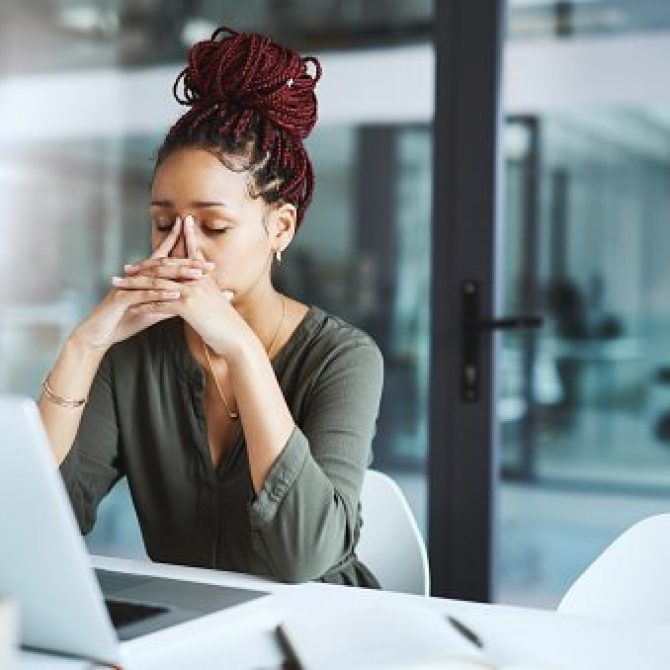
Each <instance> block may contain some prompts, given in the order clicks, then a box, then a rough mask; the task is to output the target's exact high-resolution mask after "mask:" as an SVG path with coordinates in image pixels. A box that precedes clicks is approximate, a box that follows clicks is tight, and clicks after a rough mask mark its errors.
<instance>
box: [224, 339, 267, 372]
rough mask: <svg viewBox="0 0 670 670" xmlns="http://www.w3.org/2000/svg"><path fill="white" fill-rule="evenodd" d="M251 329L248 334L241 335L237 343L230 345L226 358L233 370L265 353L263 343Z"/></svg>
mask: <svg viewBox="0 0 670 670" xmlns="http://www.w3.org/2000/svg"><path fill="white" fill-rule="evenodd" d="M249 331H250V332H249V333H248V334H245V335H243V336H242V337H240V338H239V339H238V341H237V342H236V343H235V344H233V345H232V346H228V351H227V352H226V355H225V358H226V363H227V364H228V367H229V368H230V370H231V371H233V372H234V371H235V370H236V369H239V368H241V367H244V366H245V365H248V364H249V362H251V361H253V360H254V359H255V358H257V357H261V356H263V355H264V354H265V349H264V348H263V343H262V342H261V341H260V340H259V339H258V336H257V335H256V333H254V332H253V331H252V330H251V329H249Z"/></svg>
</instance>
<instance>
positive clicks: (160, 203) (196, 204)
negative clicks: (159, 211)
mask: <svg viewBox="0 0 670 670" xmlns="http://www.w3.org/2000/svg"><path fill="white" fill-rule="evenodd" d="M151 207H174V203H173V202H172V200H152V201H151ZM189 207H192V208H193V209H204V208H205V207H223V208H225V209H232V207H231V206H230V205H229V204H228V203H227V202H223V201H216V200H195V201H193V202H190V203H189Z"/></svg>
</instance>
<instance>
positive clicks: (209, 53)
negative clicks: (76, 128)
mask: <svg viewBox="0 0 670 670" xmlns="http://www.w3.org/2000/svg"><path fill="white" fill-rule="evenodd" d="M310 71H311V72H310ZM320 74H321V71H320V66H319V63H318V61H317V60H316V59H314V58H301V57H300V56H299V55H298V54H296V53H294V52H292V51H289V50H287V49H284V48H282V47H280V46H278V45H277V44H275V43H273V42H272V41H271V40H270V39H268V38H267V37H264V36H261V35H257V34H243V33H236V32H234V31H232V30H228V29H225V28H221V29H219V30H217V31H216V32H215V33H214V35H213V36H212V39H211V40H206V41H204V42H200V43H198V44H196V45H195V46H194V47H193V48H192V49H191V51H190V53H189V64H188V67H187V68H186V69H185V70H184V71H183V72H182V73H181V74H180V75H179V77H178V78H177V81H176V83H175V96H176V97H177V100H178V101H179V102H181V103H182V104H185V105H188V106H189V107H190V109H189V110H188V111H187V112H186V113H185V114H184V116H182V117H181V118H180V119H179V121H178V122H177V123H176V124H175V125H174V126H173V128H171V130H170V132H169V133H168V135H167V137H166V139H165V141H164V143H163V146H162V147H161V148H160V150H159V152H158V157H157V162H156V168H155V172H154V179H153V184H152V192H151V206H150V213H151V219H152V230H151V240H152V250H153V253H152V255H151V257H150V258H148V259H146V260H144V261H142V262H140V263H137V264H134V265H127V266H125V274H124V276H123V277H114V278H112V284H113V287H112V288H111V290H110V293H109V294H108V295H107V296H106V297H105V298H104V299H103V300H102V302H101V303H100V304H99V305H98V306H97V308H96V309H95V310H94V311H93V312H92V313H91V314H90V316H88V318H86V319H85V320H84V321H83V322H82V323H81V324H80V325H79V326H77V328H75V330H74V331H73V333H72V334H71V336H70V338H69V340H68V341H67V343H66V345H65V347H64V348H63V350H62V352H61V353H60V356H59V358H58V360H57V362H56V364H55V366H54V367H53V369H52V370H51V372H50V373H49V375H48V376H47V378H46V380H45V383H44V384H43V393H42V396H41V398H40V402H39V407H40V411H41V414H42V417H43V419H44V423H45V425H46V429H47V432H48V435H49V438H50V441H51V443H52V445H53V450H54V453H55V455H56V458H57V461H58V463H59V464H60V469H61V473H62V476H63V479H64V481H65V484H66V486H67V489H68V492H69V494H70V498H71V500H72V504H73V507H74V509H75V512H76V515H77V518H78V521H79V524H80V526H81V529H82V532H84V533H86V532H88V531H89V530H90V529H91V528H92V526H93V524H94V522H95V515H96V508H97V505H98V503H99V502H100V500H101V499H102V498H103V497H104V496H105V494H106V493H107V492H108V491H109V489H110V488H111V487H112V486H113V485H114V483H115V482H116V481H117V480H118V479H119V478H121V477H122V476H124V475H125V476H126V477H127V478H128V482H129V486H130V491H131V494H132V498H133V502H134V505H135V508H136V511H137V515H138V519H139V523H140V527H141V529H142V534H143V537H144V542H145V545H146V549H147V552H148V554H149V556H150V557H151V558H152V559H154V560H157V561H162V562H170V563H180V564H185V565H194V566H203V567H209V568H217V569H222V570H238V571H243V572H248V573H255V574H259V575H266V576H269V577H272V578H275V579H279V580H283V581H289V582H300V581H306V580H313V579H319V580H322V581H326V582H332V583H338V584H351V585H358V586H371V587H377V586H378V584H377V582H376V580H375V578H374V576H373V575H372V574H371V573H370V572H369V571H368V570H367V569H366V568H365V566H364V565H362V564H361V563H360V562H359V561H358V560H357V559H356V556H355V553H354V552H355V548H356V542H357V539H358V534H359V528H360V525H361V519H360V510H359V504H358V500H359V495H360V490H361V485H362V481H363V475H364V473H365V469H366V467H367V466H368V464H369V463H370V460H371V449H370V447H371V442H372V438H373V435H374V431H375V422H376V417H377V413H378V407H379V400H380V394H381V388H382V374H383V372H382V371H383V363H382V358H381V355H380V352H379V350H378V348H377V346H376V345H375V343H374V342H373V340H372V339H371V338H370V337H369V336H367V335H366V334H365V333H363V332H361V331H359V330H357V329H355V328H354V327H352V326H350V325H348V324H347V323H345V322H344V321H342V320H340V319H338V318H337V317H335V316H332V315H329V314H327V313H325V312H324V311H323V310H321V309H319V308H318V307H315V306H310V307H308V306H307V305H304V304H302V303H300V302H298V301H297V300H293V299H291V298H289V297H287V296H284V295H282V294H280V293H279V292H277V291H276V290H275V289H274V287H273V285H272V281H271V268H272V263H273V260H274V259H276V261H277V262H280V261H281V255H282V253H283V252H285V250H286V249H287V247H288V246H289V245H290V244H291V241H292V240H293V237H294V235H295V233H296V231H297V229H298V228H299V226H300V223H301V221H302V218H303V216H304V214H305V210H306V208H307V206H308V204H309V202H310V199H311V195H312V188H313V176H312V167H311V163H310V161H309V158H308V156H307V153H306V151H305V149H304V147H303V139H304V138H305V137H306V136H307V135H308V134H309V132H310V131H311V129H312V127H313V126H314V123H315V122H316V116H317V115H316V97H315V95H314V87H315V85H316V82H317V81H318V79H319V77H320ZM180 84H182V85H183V94H182V95H180V94H179V90H178V87H179V85H180Z"/></svg>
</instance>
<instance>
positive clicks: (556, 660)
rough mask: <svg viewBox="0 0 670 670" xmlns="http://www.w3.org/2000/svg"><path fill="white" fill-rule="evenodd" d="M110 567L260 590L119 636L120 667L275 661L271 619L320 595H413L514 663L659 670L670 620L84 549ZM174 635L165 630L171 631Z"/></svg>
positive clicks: (306, 609) (307, 608)
mask: <svg viewBox="0 0 670 670" xmlns="http://www.w3.org/2000/svg"><path fill="white" fill-rule="evenodd" d="M92 561H93V565H94V566H95V567H99V568H107V569H110V570H121V571H126V572H134V573H138V574H150V575H158V576H163V577H171V578H173V579H189V580H191V581H198V582H205V583H212V584H222V585H225V586H240V587H244V588H255V589H261V590H264V591H269V592H271V593H272V595H271V596H270V597H267V598H260V599H258V600H254V601H251V602H249V603H245V604H244V605H241V606H240V607H235V608H233V609H231V610H225V611H223V612H218V613H216V614H213V615H210V616H208V617H205V618H202V619H198V620H196V621H191V622H188V623H186V624H183V625H182V626H181V627H180V631H175V630H174V629H173V630H172V631H160V632H158V633H154V634H152V635H150V636H147V637H145V638H141V639H140V640H136V641H132V642H130V643H128V644H129V648H130V653H131V657H132V659H133V661H132V664H131V665H129V666H128V668H129V670H158V669H159V668H160V670H172V669H174V670H177V669H179V670H181V669H183V668H208V667H226V668H235V669H238V668H239V669H252V668H253V669H256V670H279V668H280V667H281V664H282V661H283V654H282V652H281V649H280V648H279V646H278V643H277V641H276V638H275V636H274V628H275V626H276V625H277V624H278V623H280V622H281V621H282V620H283V618H284V617H286V616H287V615H289V614H292V615H293V614H297V613H300V614H302V613H304V614H306V615H307V616H310V615H311V613H313V612H318V611H319V610H320V609H322V608H326V607H328V606H329V604H337V605H341V604H343V603H351V604H356V603H372V602H377V603H384V602H389V603H390V602H394V603H399V602H402V601H406V602H408V603H416V602H422V603H425V604H428V605H429V606H430V607H433V608H435V609H437V610H438V611H440V612H443V613H445V614H447V613H449V614H453V615H455V616H457V617H458V618H459V619H461V620H462V621H463V622H464V623H466V624H467V625H468V626H469V627H471V628H472V629H473V630H475V631H476V632H477V633H478V635H479V636H480V637H481V639H482V640H483V642H484V644H485V650H486V652H487V654H489V655H490V656H491V658H493V659H494V660H496V661H497V662H498V663H500V664H501V665H504V666H509V670H512V667H513V668H515V670H517V669H518V670H522V668H523V669H526V668H528V670H531V668H537V670H562V669H568V668H569V669H570V670H582V669H584V670H586V669H588V670H600V669H601V668H602V669H603V670H604V669H607V670H631V669H636V670H637V669H640V670H661V669H662V668H663V669H665V668H667V667H668V666H669V660H668V659H670V626H665V625H661V624H649V623H647V624H645V623H641V622H621V621H604V620H595V619H589V618H581V617H575V616H567V615H562V614H558V613H556V612H553V611H545V610H536V609H529V608H520V607H509V606H505V605H486V604H481V603H470V602H464V601H457V600H448V599H443V598H423V597H421V596H411V595H406V594H400V593H391V592H387V591H374V590H370V589H356V588H351V587H342V586H333V585H327V584H317V583H309V584H299V585H288V584H278V583H274V582H269V581H266V580H263V579H259V578H257V577H252V576H248V575H241V574H238V573H232V572H220V571H210V570H202V569H198V568H184V567H179V566H169V565H159V564H155V563H148V562H141V561H129V560H125V559H113V558H104V557H98V556H94V557H92ZM177 632H178V633H179V634H175V633H177ZM91 667H92V666H91V665H90V664H86V663H81V662H77V661H69V660H65V659H61V658H55V657H50V656H46V655H41V654H34V653H28V652H22V653H21V657H20V662H19V669H20V670H43V669H44V670H58V669H60V668H62V669H63V670H76V669H80V670H83V669H84V668H87V669H88V670H90V668H91Z"/></svg>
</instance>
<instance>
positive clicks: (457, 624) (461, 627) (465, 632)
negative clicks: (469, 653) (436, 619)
mask: <svg viewBox="0 0 670 670" xmlns="http://www.w3.org/2000/svg"><path fill="white" fill-rule="evenodd" d="M447 621H448V622H449V623H450V624H451V625H452V626H453V627H454V628H455V629H456V630H457V631H458V632H459V633H460V634H461V635H462V636H463V637H465V638H467V639H468V640H470V642H472V644H474V645H475V646H476V647H479V648H480V649H482V648H483V647H484V643H483V642H482V640H481V638H480V637H479V636H478V635H477V633H475V632H473V631H472V630H470V629H469V628H468V627H467V626H466V625H465V624H464V623H463V622H462V621H459V620H458V619H457V618H456V617H453V616H451V615H450V614H448V615H447Z"/></svg>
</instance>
